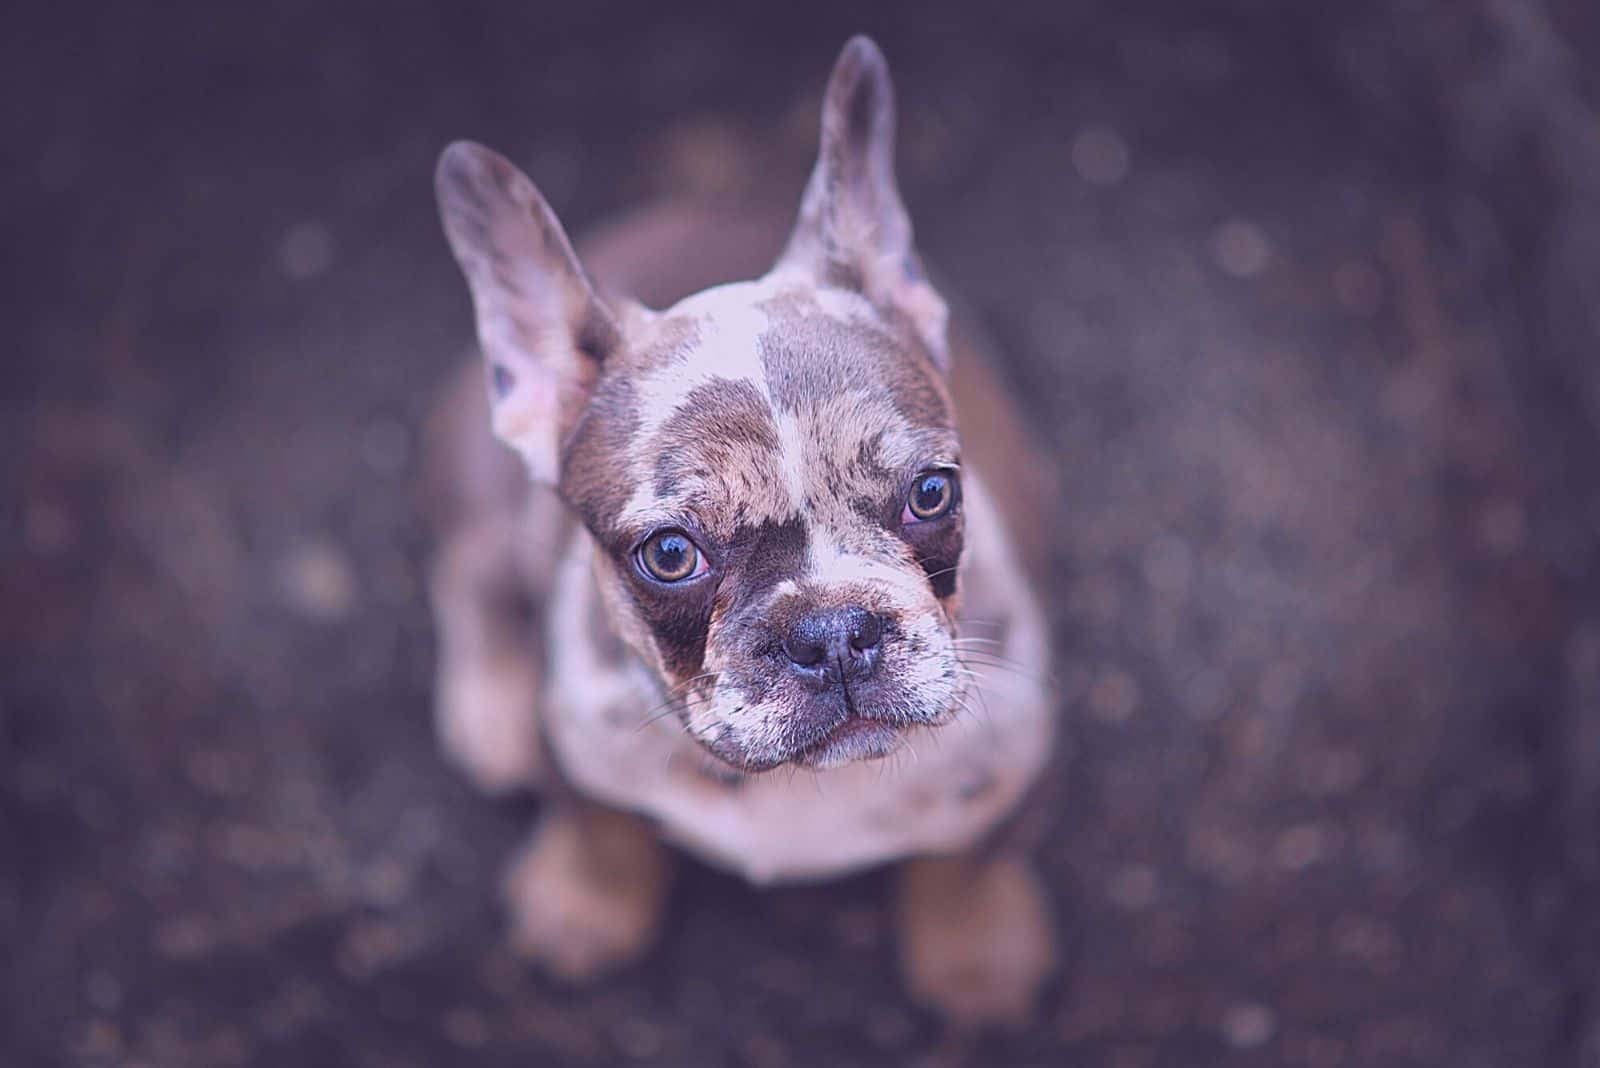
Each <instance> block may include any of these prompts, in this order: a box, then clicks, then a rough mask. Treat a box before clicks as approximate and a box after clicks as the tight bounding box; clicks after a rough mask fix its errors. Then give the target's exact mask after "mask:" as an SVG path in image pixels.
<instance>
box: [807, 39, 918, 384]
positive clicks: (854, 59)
mask: <svg viewBox="0 0 1600 1068" xmlns="http://www.w3.org/2000/svg"><path fill="white" fill-rule="evenodd" d="M778 267H779V268H780V269H784V268H789V267H799V268H803V269H805V270H808V271H810V272H811V273H812V274H813V275H814V276H815V277H816V278H817V280H818V281H819V282H821V283H823V284H825V285H837V286H843V287H847V288H850V289H854V290H856V291H858V292H860V293H862V294H864V295H865V296H866V297H867V298H868V299H869V300H871V301H872V302H873V304H875V305H876V306H877V307H878V309H879V310H880V311H881V312H883V313H884V314H886V315H888V316H889V317H890V318H891V319H892V320H899V321H901V322H903V323H904V324H905V325H906V326H908V327H909V328H910V329H911V330H912V331H913V333H914V336H915V337H916V339H917V340H918V341H920V342H921V343H922V345H923V346H924V347H925V348H926V349H927V351H928V354H929V355H930V356H931V357H932V358H933V360H934V362H936V363H937V364H939V365H940V366H941V367H943V366H944V365H945V363H946V360H947V356H946V344H945V320H946V318H947V314H948V313H947V311H946V309H945V303H944V301H943V300H942V299H941V298H940V297H939V294H938V293H937V292H935V291H934V288H933V286H931V285H929V284H928V281H927V279H926V278H925V277H924V276H923V273H922V265H921V263H920V262H919V261H918V259H917V252H916V249H915V248H914V247H913V245H912V240H911V219H910V218H909V217H908V216H907V215H906V209H905V205H904V204H903V203H901V201H900V189H899V187H898V186H897V185H896V184H895V179H894V86H893V84H891V82H890V81H889V66H888V64H887V63H885V62H884V59H883V53H882V52H879V51H878V46H877V45H875V44H873V43H872V41H871V40H870V39H868V38H866V37H852V38H851V39H850V42H849V43H848V44H846V45H845V46H844V51H843V52H842V53H840V55H839V61H838V62H837V63H835V64H834V67H833V76H832V77H831V78H829V79H828V92H827V95H826V97H825V98H824V99H823V102H822V144H821V147H820V149H819V151H818V153H817V166H816V169H815V170H813V171H812V172H811V180H810V181H809V182H808V183H807V184H806V191H805V196H804V198H803V199H802V200H801V202H800V219H799V221H798V222H797V223H796V224H795V228H794V233H793V234H791V235H790V237H789V244H788V247H787V248H786V249H785V250H784V253H783V256H782V257H781V258H780V259H779V261H778Z"/></svg>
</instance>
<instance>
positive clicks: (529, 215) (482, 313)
mask: <svg viewBox="0 0 1600 1068" xmlns="http://www.w3.org/2000/svg"><path fill="white" fill-rule="evenodd" d="M434 187H435V190H436V192H437V194H438V197H439V214H440V216H441V217H442V218H443V220H444V230H445V234H446V235H447V236H448V237H449V239H450V248H451V249H452V250H453V251H454V252H455V254H456V259H457V261H459V262H460V264H461V270H462V271H463V272H464V273H465V274H466V276H467V285H468V286H469V287H470V288H471V289H472V303H473V306H474V308H475V309H476V310H477V316H478V341H479V344H480V345H481V346H482V348H483V355H484V358H485V360H486V361H487V363H488V367H487V371H488V378H489V399H490V406H491V410H492V411H493V413H494V430H495V433H496V434H498V435H499V436H500V438H501V439H502V440H503V441H505V442H506V443H507V444H508V445H510V446H511V447H512V448H514V449H516V450H517V451H518V452H519V453H521V454H522V456H523V458H524V460H526V461H527V464H528V470H529V471H530V473H531V474H532V476H533V478H534V480H535V481H539V482H545V483H549V484H554V483H555V481H556V479H557V477H558V475H559V473H560V457H559V455H558V452H559V446H560V443H561V440H562V437H563V436H564V435H565V433H566V431H567V430H568V429H569V428H570V427H571V426H572V424H573V422H574V421H575V420H576V419H577V417H578V415H579V413H580V412H581V411H582V410H583V406H584V404H585V402H586V401H587V400H588V397H589V392H590V390H591V389H592V388H593V386H594V382H595V379H596V378H597V377H598V376H599V374H600V366H601V363H602V362H603V361H604V360H605V358H606V356H607V354H608V353H610V352H611V351H612V350H613V349H614V348H615V347H616V345H617V344H618V342H619V340H620V337H621V334H620V331H619V330H618V327H617V323H616V320H615V319H614V318H613V317H612V315H611V313H610V312H609V311H608V310H607V309H606V307H605V305H604V304H602V303H601V302H600V298H599V297H598V296H596V295H595V291H594V286H593V285H591V284H590V282H589V279H588V276H587V275H585V274H584V272H583V268H582V267H581V266H580V265H579V263H578V259H577V257H576V256H575V255H573V252H572V245H571V244H570V243H569V242H568V241H567V235H566V234H565V233H563V232H562V230H561V224H560V223H559V222H557V221H556V217H555V214H554V213H552V212H551V210H550V205H548V204H546V203H545V200H544V197H542V196H540V195H539V191H538V190H537V189H535V188H534V186H533V183H532V182H531V181H529V180H528V177H527V175H525V174H523V173H522V172H521V171H519V170H518V169H517V168H516V167H515V166H513V165H512V164H511V162H510V161H508V160H507V159H506V158H505V157H503V156H501V155H499V154H498V153H495V152H491V151H490V150H489V149H487V148H484V147H483V146H482V145H477V144H473V143H471V142H469V141H457V142H456V143H455V144H452V145H451V146H450V147H449V148H446V149H445V150H444V154H443V155H442V156H440V157H439V168H438V170H437V171H436V172H435V175H434Z"/></svg>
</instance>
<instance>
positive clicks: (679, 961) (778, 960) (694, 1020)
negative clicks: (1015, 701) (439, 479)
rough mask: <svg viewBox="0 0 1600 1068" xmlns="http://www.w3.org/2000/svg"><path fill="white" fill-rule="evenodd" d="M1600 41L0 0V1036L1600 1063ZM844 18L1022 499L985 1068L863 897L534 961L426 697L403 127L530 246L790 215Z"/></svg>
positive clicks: (1178, 12)
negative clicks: (1041, 802) (516, 942)
mask: <svg viewBox="0 0 1600 1068" xmlns="http://www.w3.org/2000/svg"><path fill="white" fill-rule="evenodd" d="M1291 9H1292V10H1291ZM1597 10H1600V9H1596V8H1595V7H1594V6H1593V5H1592V4H1588V3H1586V2H1585V0H1548V2H1547V3H1537V2H1534V0H1499V2H1490V0H1436V2H1425V0H1414V2H1400V0H1395V2H1392V3H1379V4H1367V3H1343V4H1296V5H1273V4H1267V3H1256V2H1249V0H1232V2H1228V3H1216V4H1196V3H1191V2H1188V0H1169V2H1164V3H1156V2H1148V3H1135V4H1125V3H1111V2H1103V0H1079V2H1072V3H1038V4H1033V3H1026V4H1015V5H1002V4H986V5H936V4H931V3H920V4H893V5H891V4H884V5H872V6H871V7H870V8H868V7H866V6H865V5H846V4H836V3H831V2H823V3H815V4H806V5H790V6H788V7H786V8H782V9H779V8H771V9H768V8H767V7H765V6H761V5H732V4H726V5H724V4H716V5H702V6H700V7H698V8H695V9H694V10H693V11H689V10H686V9H685V8H684V6H682V5H656V6H654V7H650V8H648V9H646V8H642V7H638V6H636V5H621V4H612V3H586V4H573V5H570V7H558V6H556V5H541V4H521V5H493V4H487V3H480V2H476V0H472V2H457V3H452V4H440V5H438V6H437V8H436V9H433V10H428V9H426V8H424V7H423V6H421V5H399V4H371V5H365V6H361V5H352V6H345V7H342V8H340V9H338V10H337V11H333V10H330V6H329V5H323V4H310V3H285V4H271V5H261V6H259V7H256V8H247V7H243V6H237V5H217V4H207V5H201V4H169V5H105V6H104V9H103V10H101V11H98V12H85V11H76V10H73V9H72V8H71V7H70V6H69V5H61V4H58V5H55V6H53V7H46V8H36V9H35V10H33V11H32V12H31V13H28V14H20V13H19V14H14V15H13V16H12V17H11V19H10V20H8V28H7V31H6V32H5V34H4V35H3V39H0V90H3V92H0V100H3V103H0V114H3V115H4V120H3V121H4V124H5V127H4V132H5V137H4V142H3V143H4V144H5V146H6V149H7V153H6V155H7V159H8V163H7V165H6V166H5V167H4V168H3V169H0V187H3V189H4V194H5V195H4V200H3V204H4V208H3V210H0V225H3V238H4V240H3V247H4V250H5V255H6V258H7V268H6V289H7V301H6V307H7V309H8V313H9V314H8V315H7V321H8V323H9V324H10V326H11V330H12V342H11V344H10V346H9V347H10V349H11V356H10V357H9V358H8V359H7V360H6V361H5V363H4V371H3V372H0V374H3V375H4V382H5V388H4V391H3V396H0V487H3V489H4V492H3V493H0V1062H3V1063H5V1064H6V1065H17V1066H25V1065H34V1064H53V1063H82V1064H126V1065H136V1064H137V1065H148V1066H160V1068H168V1066H185V1065H197V1066H208V1068H209V1066H226V1065H234V1064H250V1065H269V1064H306V1065H322V1064H328V1065H334V1064H337V1065H352V1066H361V1065H384V1066H406V1065H417V1066H422V1065H438V1064H488V1065H498V1064H518V1065H535V1064H537V1065H543V1064H613V1063H619V1062H623V1061H627V1062H632V1061H638V1062H640V1063H654V1064H667V1065H747V1064H748V1065H757V1066H763V1068H765V1066H773V1068H776V1066H783V1065H797V1066H811V1065H830V1066H832V1065H840V1066H843V1065H867V1064H872V1065H882V1064H899V1063H913V1062H927V1063H959V1062H962V1061H966V1062H968V1063H972V1064H983V1065H989V1064H1027V1065H1056V1064H1065V1063H1073V1064H1077V1063H1082V1064H1093V1065H1111V1066H1117V1068H1139V1066H1159V1065H1183V1066H1192V1065H1208V1064H1242V1065H1308V1066H1333V1065H1360V1066H1376V1065H1452V1066H1474V1065H1483V1066H1499V1065H1518V1066H1522V1065H1529V1066H1531V1065H1578V1064H1595V1063H1600V904H1597V901H1600V898H1597V896H1596V894H1597V891H1600V863H1597V850H1600V567H1597V548H1600V369H1597V362H1596V361H1597V360H1600V118H1597V113H1596V105H1597V102H1600V76H1597V74H1596V72H1597V71H1600V16H1597ZM861 29H865V30H868V31H870V32H873V33H874V34H876V35H877V36H878V38H879V40H880V42H881V44H882V45H883V47H884V49H885V51H886V52H887V54H888V56H889V59H890V62H891V64H892V65H893V67H894V69H895V72H896V76H897V80H898V83H899V87H900V90H901V100H902V119H903V127H902V138H901V149H900V159H901V171H902V176H903V180H904V185H905V187H906V193H907V198H908V200H909V202H910V205H911V207H912V212H913V215H914V217H915V220H916V222H917V226H918V232H919V235H920V237H921V240H922V243H923V246H924V248H925V250H926V252H927V254H928V257H929V259H930V260H931V261H933V262H935V263H936V264H937V265H938V266H939V268H940V269H941V271H942V273H943V275H945V276H948V278H950V279H951V280H952V281H953V283H954V286H955V287H956V288H957V289H958V290H959V292H960V294H961V295H962V297H963V298H965V300H966V302H967V303H968V304H969V305H970V306H971V308H972V309H973V310H974V311H975V313H976V314H977V315H978V316H979V317H980V318H981V319H982V321H983V323H984V325H985V326H986V327H988V328H989V329H990V330H991V332H992V333H993V334H994V335H995V336H996V337H997V338H998V339H999V340H1000V341H1001V342H1002V344H1003V346H1004V348H1005V350H1006V353H1007V357H1008V362H1007V364H1006V372H1007V375H1008V377H1009V378H1010V380H1011V381H1012V382H1013V383H1014V384H1015V385H1017V386H1018V387H1019V389H1021V390H1023V391H1024V396H1025V397H1026V399H1027V402H1028V405H1029V411H1030V413H1031V415H1032V416H1033V418H1034V419H1035V421H1036V424H1037V426H1038V428H1039V429H1040V431H1041V432H1042V433H1043V434H1044V435H1046V437H1047V438H1048V440H1049V441H1050V442H1051V443H1052V444H1053V446H1054V448H1055V449H1056V451H1057V453H1058V455H1059V458H1060V462H1061V470H1062V478H1063V481H1064V484H1065V486H1066V487H1067V494H1066V502H1067V503H1066V506H1065V508H1064V510H1063V512H1062V513H1061V515H1059V516H1058V517H1057V520H1056V522H1057V540H1058V544H1059V546H1060V554H1059V564H1060V567H1059V578H1058V581H1057V584H1056V586H1055V588H1054V589H1053V590H1052V591H1051V594H1052V596H1051V598H1050V600H1051V604H1052V606H1053V608H1054V610H1055V612H1056V614H1057V617H1058V619H1059V621H1060V624H1061V629H1060V637H1059V643H1058V644H1059V660H1058V669H1059V677H1060V690H1061V706H1062V710H1063V715H1064V716H1065V717H1066V719H1067V722H1068V723H1069V724H1070V734H1071V736H1072V740H1073V744H1074V749H1075V753H1074V757H1073V760H1072V761H1071V762H1070V763H1068V764H1066V765H1064V766H1063V768H1062V769H1061V771H1060V773H1059V774H1060V775H1061V776H1062V780H1063V782H1064V783H1065V786H1066V789H1065V791H1064V797H1065V802H1064V806H1063V808H1062V811H1061V813H1060V819H1059V823H1058V826H1057V828H1056V830H1055V831H1054V832H1053V834H1052V835H1051V837H1050V839H1049V842H1048V844H1047V846H1046V848H1045V850H1044V863H1045V867H1046V870H1047V873H1048V875H1049V877H1050V885H1051V888H1052V891H1053V893H1054V896H1055V898H1056V902H1057V905H1058V907H1059V908H1060V910H1061V914H1062V915H1063V917H1065V919H1066V926H1067V942H1068V952H1067V957H1068V961H1069V966H1068V968H1067V970H1066V972H1065V973H1064V974H1063V976H1062V977H1061V978H1060V980H1059V981H1058V982H1056V983H1055V984H1054V985H1053V986H1052V987H1051V988H1050V990H1049V991H1048V993H1047V997H1046V998H1045V1003H1044V1005H1043V1006H1042V1009H1041V1013H1040V1018H1039V1022H1038V1025H1037V1026H1036V1027H1035V1028H1033V1029H1031V1030H1030V1031H1028V1032H1026V1033H1023V1034H1020V1035H1015V1036H1010V1037H1001V1038H994V1039H990V1040H986V1041H983V1042H980V1043H977V1044H972V1043H969V1042H966V1041H963V1040H959V1039H955V1038H951V1037H948V1036H945V1035H943V1034H942V1033H941V1031H940V1029H939V1027H938V1026H937V1024H936V1022H935V1021H934V1020H932V1019H931V1018H930V1017H928V1016H926V1015H925V1014H923V1013H922V1012H920V1011H917V1010H915V1009H914V1008H912V1007H911V1006H910V1005H909V1004H908V1003H907V1001H906V1000H905V998H904V996H903V994H902V992H901V989H900V987H899V984H898V981H897V978H896V975H895V970H894V964H893V959H892V947H891V946H890V944H889V939H888V931H887V923H886V917H885V914H884V910H883V905H882V900H881V898H882V895H881V893H880V891H881V889H882V886H881V884H882V878H881V876H878V875H868V876H864V877H862V878H860V879H856V880H852V881H849V882H846V883H843V884H837V885H831V886H825V887H817V888H806V889H797V890H784V891H780V892H775V893H766V894H758V893H756V892H753V891H751V890H748V889H746V888H744V887H743V886H741V885H739V884H738V883H737V882H735V881H734V880H731V879H729V878H727V877H725V876H722V875H719V874H716V873H713V872H711V871H708V870H706V869H703V868H699V867H695V866H693V865H690V866H688V868H687V871H686V874H685V876H684V878H683V879H682V880H681V882H680V883H679V886H678V890H677V892H676V898H675V903H674V909H673V913H672V922H671V924H670V927H669V929H668V931H667V934H666V936H665V938H664V941H663V944H662V946H661V947H660V950H659V952H657V953H656V954H655V955H653V956H652V957H650V958H649V960H648V961H646V962H645V963H643V964H641V965H640V966H638V967H636V968H634V969H632V970H630V971H628V972H626V973H624V974H623V975H621V976H620V977H618V978H617V979H616V980H615V981H612V982H608V983H605V984H603V985H601V986H599V987H597V988H595V989H593V990H590V991H580V992H569V991H563V990H561V989H559V988H556V987H554V986H552V985H551V984H549V983H547V982H545V981H544V980H542V979H541V978H539V977H538V976H537V975H535V974H533V973H531V972H529V971H528V970H526V969H524V968H523V967H522V966H520V965H519V964H517V963H516V962H515V961H514V960H513V959H512V958H511V957H510V956H509V955H508V954H507V953H506V951H505V950H504V948H503V947H502V945H501V943H500V941H499V938H498V934H499V926H498V925H499V919H498V916H497V914H496V911H495V904H494V889H495V881H496V877H497V871H498V867H499V865H500V863H501V862H502V860H503V859H504V858H505V856H506V854H507V853H508V852H509V851H510V850H511V849H512V848H513V847H514V845H515V844H516V842H517V841H518V840H519V838H520V836H521V835H522V834H523V833H525V830H526V827H527V825H528V823H529V821H530V819H531V817H532V816H533V814H534V811H535V807H536V806H535V804H534V803H533V802H520V803H494V802H490V801H487V800H483V799H481V798H478V797H476V796H474V795H473V794H472V793H471V792H470V791H469V790H468V789H467V787H466V786H465V785H464V783H463V782H462V780H461V779H460V778H458V776H456V775H455V774H454V773H453V772H452V771H451V770H450V769H448V768H447V767H446V766H445V765H444V764H443V763H442V762H441V760H440V758H439V756H438V754H437V753H436V751H435V749H434V746H433V743H432V736H431V727H430V723H429V709H428V690H429V673H430V660H431V636H430V628H429V623H428V618H427V613H426V610H425V607H424V604H423V601H422V598H421V591H420V584H419V566H418V565H419V560H420V549H421V537H420V531H419V525H418V522H417V519H416V517H415V514H414V512H413V509H412V506H411V498H410V496H409V493H410V488H409V487H410V485H411V481H412V478H413V475H414V472H415V468H416V465H417V453H416V443H417V438H416V425H417V421H418V419H419V417H420V415H421V413H422V412H423V410H424V408H425V406H426V404H427V401H428V398H429V395H430V391H431V390H432V389H433V388H434V387H435V386H436V385H437V384H438V383H439V382H440V381H441V380H442V379H443V378H444V377H445V376H446V375H447V374H448V372H449V371H450V369H451V368H452V367H453V365H454V361H455V359H456V358H457V357H458V356H459V354H460V352H461V351H462V350H463V348H464V347H465V345H466V343H467V340H468V331H469V329H470V324H469V315H468V305H467V298H466V292H465V288H464V286H463V284H462V282H461V280H460V278H459V277H458V275H457V272H456V269H455V266H454V264H453V263H452V262H451V260H450V258H449V256H448V254H447V251H446V248H445V245H444V241H443V238H442V237H441V235H440V233H439V228H438V225H437V221H436V219H435V217H434V212H433V205H432V199H431V188H430V176H431V171H432V165H433V160H434V158H435V155H436V154H437V152H438V151H439V149H440V147H441V146H442V145H443V144H444V143H445V142H446V141H448V140H450V139H452V138H456V137H462V136H470V137H474V138H477V139H480V140H483V141H486V142H489V143H491V144H494V145H496V146H497V147H499V148H500V149H502V150H503V151H505V152H506V153H507V154H509V155H510V156H512V157H513V158H514V159H516V160H517V161H518V162H519V163H521V164H523V165H524V166H525V167H526V168H527V169H528V170H529V172H530V173H531V174H532V175H533V176H534V178H535V179H536V180H537V181H538V182H539V183H540V184H541V186H542V188H543V189H544V190H545V192H546V193H547V195H548V196H549V198H550V200H551V201H552V202H553V203H554V205H555V206H556V208H557V210H558V211H559V212H560V213H561V214H562V215H563V217H564V218H565V219H566V220H567V222H568V223H569V225H570V226H571V227H572V228H573V229H575V230H578V231H581V230H582V229H583V228H584V226H585V224H588V223H591V222H593V221H595V220H598V219H600V218H602V217H603V216H604V215H605V214H606V213H607V212H610V211H612V210H615V209H617V208H620V207H624V206H627V205H629V204H631V203H637V202H638V201H640V200H641V199H643V198H645V197H648V196H650V195H652V194H654V193H657V192H660V191H662V190H675V189H676V190H683V189H690V190H696V191H700V192H706V191H708V190H711V191H714V190H717V189H722V188H747V187H748V186H750V185H751V184H752V183H757V182H763V181H770V182H776V183H782V184H783V185H785V186H788V187H791V188H793V187H797V186H798V183H799V181H800V178H801V176H802V174H803V172H804V169H805V168H806V166H807V165H808V162H809V159H808V155H809V152H810V151H811V144H810V138H811V137H812V136H813V134H812V129H813V123H814V119H813V114H814V108H815V104H816V98H817V95H818V93H819V91H820V88H821V85H822V82H823V79H824V78H825V76H826V73H827V70H828V66H829V64H830V63H831V61H832V59H833V56H834V54H835V52H836V51H837V49H838V47H839V46H840V44H841V43H842V42H843V41H844V39H845V37H846V36H847V35H848V34H849V33H851V32H854V31H857V30H861ZM1585 1057H1587V1060H1585Z"/></svg>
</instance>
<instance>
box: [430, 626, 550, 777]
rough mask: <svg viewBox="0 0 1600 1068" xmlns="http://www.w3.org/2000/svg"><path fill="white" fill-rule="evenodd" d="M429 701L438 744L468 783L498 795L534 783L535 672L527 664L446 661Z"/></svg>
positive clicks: (516, 661) (536, 762)
mask: <svg viewBox="0 0 1600 1068" xmlns="http://www.w3.org/2000/svg"><path fill="white" fill-rule="evenodd" d="M435 700H436V708H435V716H436V717H437V726H438V730H439V743H440V745H441V746H443V748H444V751H445V753H446V754H447V755H448V756H449V757H450V759H451V760H452V761H454V762H455V763H456V764H457V765H458V766H459V767H460V768H461V769H462V770H463V771H465V772H466V774H467V777H468V778H470V779H471V780H472V783H473V785H474V786H476V787H477V788H478V789H480V790H482V791H484V792H485V793H489V794H504V793H509V792H510V791H512V790H516V789H518V788H521V787H527V786H531V785H534V784H535V783H536V782H537V781H538V777H539V765H540V761H541V753H540V745H539V723H538V709H537V703H538V700H539V673H538V671H537V670H536V669H535V668H534V665H533V664H532V663H531V662H529V661H525V660H521V659H516V658H510V657H507V658H503V659H500V660H496V661H486V662H483V663H474V664H472V665H470V666H469V665H466V664H454V665H451V664H447V665H445V666H443V667H441V669H440V671H439V677H438V693H437V695H436V698H435Z"/></svg>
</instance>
